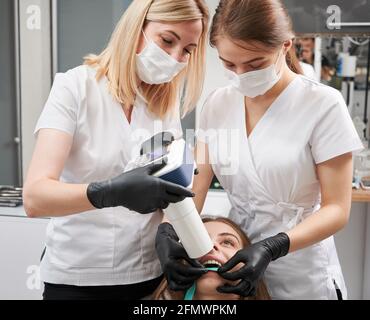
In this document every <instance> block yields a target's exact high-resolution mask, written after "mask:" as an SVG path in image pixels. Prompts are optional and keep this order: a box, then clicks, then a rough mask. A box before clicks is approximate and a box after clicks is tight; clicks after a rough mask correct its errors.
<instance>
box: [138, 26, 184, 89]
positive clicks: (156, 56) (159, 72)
mask: <svg viewBox="0 0 370 320" xmlns="http://www.w3.org/2000/svg"><path fill="white" fill-rule="evenodd" d="M143 34H144V37H145V40H146V43H147V44H146V47H145V48H144V50H143V51H142V52H141V53H140V54H137V55H136V67H137V72H138V76H139V78H140V79H141V81H144V82H145V83H147V84H163V83H168V82H170V81H171V80H172V79H173V78H174V77H176V76H177V75H178V74H179V73H180V72H181V71H182V70H183V69H184V68H185V67H186V66H187V63H180V62H178V61H177V60H176V59H174V58H173V57H171V56H170V55H169V54H168V53H167V52H166V51H164V50H163V49H161V48H160V47H159V46H158V45H157V44H156V43H155V42H154V41H153V40H150V41H149V40H148V39H147V37H146V35H145V33H144V31H143Z"/></svg>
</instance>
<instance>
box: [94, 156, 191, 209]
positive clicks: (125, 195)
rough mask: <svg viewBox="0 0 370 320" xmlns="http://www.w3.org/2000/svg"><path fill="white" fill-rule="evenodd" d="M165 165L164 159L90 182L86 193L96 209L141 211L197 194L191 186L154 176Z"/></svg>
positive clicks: (160, 206) (162, 206)
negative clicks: (183, 185) (112, 177)
mask: <svg viewBox="0 0 370 320" xmlns="http://www.w3.org/2000/svg"><path fill="white" fill-rule="evenodd" d="M164 166H165V163H164V162H162V161H161V162H160V163H153V164H150V165H148V166H146V167H142V168H138V169H135V170H132V171H129V172H126V173H123V174H121V175H120V176H119V177H116V178H114V179H111V180H108V181H104V182H97V183H91V184H90V185H89V186H88V188H87V197H88V199H89V200H90V202H91V204H92V205H93V206H94V207H95V208H97V209H102V208H109V207H119V206H122V207H126V208H128V209H130V210H132V211H136V212H139V213H142V214H146V213H151V212H154V211H156V210H157V209H166V208H167V207H168V206H169V204H170V203H176V202H180V201H182V200H184V199H185V198H186V197H194V194H193V193H192V192H191V191H190V190H188V189H186V188H184V187H182V186H179V185H176V184H173V183H171V182H167V181H164V180H162V179H160V178H157V177H153V176H152V174H154V173H155V172H157V171H159V170H160V169H162V168H163V167H164Z"/></svg>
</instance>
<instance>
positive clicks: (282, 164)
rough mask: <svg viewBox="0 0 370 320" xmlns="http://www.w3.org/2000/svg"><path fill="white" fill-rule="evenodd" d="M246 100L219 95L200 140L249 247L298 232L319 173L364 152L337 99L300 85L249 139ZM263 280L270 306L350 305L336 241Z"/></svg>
mask: <svg viewBox="0 0 370 320" xmlns="http://www.w3.org/2000/svg"><path fill="white" fill-rule="evenodd" d="M245 118H246V114H245V103H244V97H243V96H242V94H240V93H239V92H238V91H237V90H236V89H234V88H233V87H231V86H229V87H226V88H222V89H219V90H217V91H215V92H214V93H213V94H212V95H211V96H210V97H209V98H208V100H207V102H206V104H205V106H204V108H203V111H202V116H201V121H200V131H199V135H198V138H199V140H200V141H203V142H205V143H206V144H207V145H208V149H209V157H210V161H211V163H212V167H213V170H214V173H215V175H216V176H217V178H218V179H219V180H220V182H221V184H222V186H223V187H224V189H225V190H226V192H227V194H228V197H229V199H230V202H231V204H232V210H231V213H230V215H231V218H232V219H233V220H235V221H236V222H237V223H238V224H239V225H240V226H241V227H242V228H243V230H244V231H245V232H246V234H247V235H248V236H249V237H250V239H251V240H252V242H256V241H259V240H263V239H265V238H267V237H269V236H274V235H276V234H277V233H279V232H286V231H288V230H290V229H292V228H294V227H295V226H296V225H297V224H299V223H300V222H302V221H303V220H304V219H306V218H307V217H308V216H310V215H312V214H314V213H315V212H317V211H318V210H319V208H320V186H319V180H318V177H317V174H316V171H315V169H316V165H317V164H320V163H322V162H325V161H327V160H330V159H332V158H335V157H337V156H340V155H343V154H345V153H349V152H353V151H356V150H361V149H362V148H363V145H362V143H361V140H360V139H359V137H358V134H357V132H356V130H355V128H354V125H353V123H352V120H351V118H350V116H349V113H348V110H347V107H346V105H345V102H344V100H343V98H342V96H341V94H340V92H339V91H337V90H335V89H333V88H330V87H328V86H325V85H322V84H319V83H317V82H315V81H311V80H309V79H308V78H306V77H304V76H298V77H296V78H295V79H294V80H293V81H292V82H291V83H290V84H289V86H288V87H287V88H286V89H285V90H284V91H283V92H282V93H281V95H280V96H279V97H278V98H277V99H276V101H275V102H274V103H273V104H272V105H271V107H270V108H269V109H268V110H267V112H266V113H265V114H264V116H263V117H262V119H261V120H260V121H259V122H258V124H257V125H256V127H255V128H254V130H253V131H252V133H251V134H250V135H249V136H247V133H246V122H245ZM265 280H266V283H267V286H268V288H269V291H270V293H271V296H272V298H273V299H337V295H336V290H335V289H336V288H339V289H340V290H341V291H342V295H343V297H344V298H346V297H347V292H346V286H345V283H344V279H343V275H342V271H341V267H340V264H339V261H338V257H337V252H336V248H335V244H334V239H333V237H330V238H328V239H326V240H324V241H321V242H319V243H317V244H315V245H313V246H310V247H308V248H305V249H303V250H299V251H297V252H294V253H291V254H288V255H287V256H285V257H282V258H280V259H278V260H276V261H274V262H272V263H271V264H270V265H269V267H268V268H267V270H266V273H265Z"/></svg>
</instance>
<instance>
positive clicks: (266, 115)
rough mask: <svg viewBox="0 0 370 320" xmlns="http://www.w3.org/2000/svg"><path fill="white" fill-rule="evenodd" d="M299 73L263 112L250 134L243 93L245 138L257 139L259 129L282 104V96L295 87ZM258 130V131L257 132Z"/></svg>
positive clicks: (249, 139) (248, 139)
mask: <svg viewBox="0 0 370 320" xmlns="http://www.w3.org/2000/svg"><path fill="white" fill-rule="evenodd" d="M299 78H300V77H299V75H298V76H296V77H295V78H294V79H293V80H292V81H291V82H290V83H289V84H288V85H287V87H286V88H285V89H284V90H283V91H282V92H281V93H280V94H279V96H278V97H277V98H276V99H275V100H274V101H273V102H272V103H271V105H270V107H269V108H268V109H267V110H266V112H265V113H264V114H263V116H262V117H261V119H260V120H259V121H258V122H257V124H256V125H255V127H254V128H253V130H252V132H251V133H250V134H249V135H248V133H247V122H246V121H247V115H246V110H245V108H246V107H245V97H244V96H243V95H241V100H242V102H241V106H242V115H243V117H242V123H243V127H242V128H243V132H244V135H243V137H245V139H246V140H247V141H248V142H250V141H251V140H252V139H255V138H254V137H255V136H257V134H258V131H260V130H261V127H262V126H263V125H264V124H265V123H266V121H267V120H268V119H271V116H272V115H273V114H274V111H275V109H276V108H277V106H278V105H279V104H280V101H281V99H282V98H284V97H285V96H286V95H287V94H288V93H289V91H290V90H291V88H292V87H293V85H294V84H295V82H296V81H297V79H299ZM256 132H257V133H256Z"/></svg>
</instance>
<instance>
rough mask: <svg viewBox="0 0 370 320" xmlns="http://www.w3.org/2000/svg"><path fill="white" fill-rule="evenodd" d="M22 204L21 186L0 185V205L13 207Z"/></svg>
mask: <svg viewBox="0 0 370 320" xmlns="http://www.w3.org/2000/svg"><path fill="white" fill-rule="evenodd" d="M22 204H23V200H22V188H18V187H14V186H0V207H10V208H15V207H18V206H21V205H22Z"/></svg>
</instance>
